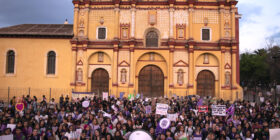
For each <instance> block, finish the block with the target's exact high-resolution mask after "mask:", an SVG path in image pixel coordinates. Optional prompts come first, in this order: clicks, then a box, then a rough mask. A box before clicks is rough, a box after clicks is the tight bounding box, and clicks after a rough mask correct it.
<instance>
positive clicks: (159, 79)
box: [0, 0, 243, 99]
mask: <svg viewBox="0 0 280 140" xmlns="http://www.w3.org/2000/svg"><path fill="white" fill-rule="evenodd" d="M73 4H74V21H73V25H70V24H22V25H16V26H11V27H6V28H1V29H0V51H1V52H2V55H1V56H0V57H1V58H0V67H2V68H1V69H0V74H1V76H0V82H1V84H0V89H5V88H8V87H9V88H26V87H30V88H31V89H32V88H34V89H47V88H54V89H65V91H67V92H71V91H75V92H93V93H94V94H97V95H102V92H108V93H109V95H115V96H117V97H118V96H119V94H120V92H123V93H124V94H125V96H127V95H128V94H130V93H133V94H137V93H143V95H144V96H157V97H158V96H165V97H171V96H173V95H174V94H176V95H178V96H186V95H194V94H198V95H200V96H212V97H214V96H215V97H218V98H223V99H237V98H243V96H242V88H241V87H240V86H239V80H240V78H239V18H240V15H239V14H238V9H237V7H236V4H237V1H236V0H156V1H155V0H73ZM40 91H41V90H37V93H36V94H38V96H40V95H41V94H43V93H40ZM44 93H48V92H45V91H44ZM58 96H60V94H59V95H57V96H56V97H58Z"/></svg>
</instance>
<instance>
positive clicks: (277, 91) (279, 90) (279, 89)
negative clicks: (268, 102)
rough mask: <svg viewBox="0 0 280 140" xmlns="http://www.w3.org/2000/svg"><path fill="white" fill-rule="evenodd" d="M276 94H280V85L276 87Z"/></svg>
mask: <svg viewBox="0 0 280 140" xmlns="http://www.w3.org/2000/svg"><path fill="white" fill-rule="evenodd" d="M276 93H277V94H280V85H277V86H276Z"/></svg>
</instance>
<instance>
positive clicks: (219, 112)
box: [212, 105, 226, 116]
mask: <svg viewBox="0 0 280 140" xmlns="http://www.w3.org/2000/svg"><path fill="white" fill-rule="evenodd" d="M212 115H213V116H226V105H212Z"/></svg>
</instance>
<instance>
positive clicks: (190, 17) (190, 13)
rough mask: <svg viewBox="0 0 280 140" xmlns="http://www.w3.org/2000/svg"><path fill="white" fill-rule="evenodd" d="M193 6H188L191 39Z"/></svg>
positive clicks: (190, 35) (190, 36) (191, 35)
mask: <svg viewBox="0 0 280 140" xmlns="http://www.w3.org/2000/svg"><path fill="white" fill-rule="evenodd" d="M193 12H194V9H193V7H191V6H190V8H189V38H190V39H193Z"/></svg>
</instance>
